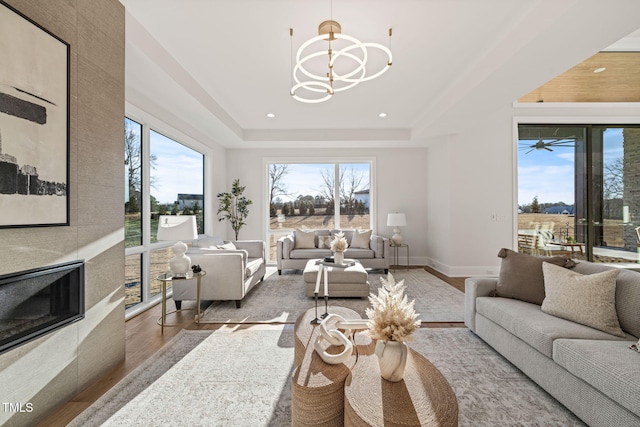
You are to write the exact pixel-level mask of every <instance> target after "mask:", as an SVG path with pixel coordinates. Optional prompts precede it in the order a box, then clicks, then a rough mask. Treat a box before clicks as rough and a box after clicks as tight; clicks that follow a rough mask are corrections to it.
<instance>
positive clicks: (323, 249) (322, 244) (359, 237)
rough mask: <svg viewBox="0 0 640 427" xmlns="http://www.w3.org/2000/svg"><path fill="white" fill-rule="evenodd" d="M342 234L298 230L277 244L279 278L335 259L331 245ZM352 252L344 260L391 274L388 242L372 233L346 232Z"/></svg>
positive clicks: (334, 231) (365, 231)
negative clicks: (287, 271) (289, 271)
mask: <svg viewBox="0 0 640 427" xmlns="http://www.w3.org/2000/svg"><path fill="white" fill-rule="evenodd" d="M339 231H340V230H295V231H294V232H293V233H291V234H289V235H287V236H284V237H281V238H280V239H278V241H277V243H276V245H277V246H276V252H277V254H276V257H277V266H278V274H282V270H284V269H295V270H302V269H304V267H305V265H306V264H307V261H309V260H310V259H313V258H324V257H328V256H331V255H332V252H331V249H330V245H331V240H332V239H333V237H334V236H335V235H336V234H337V233H338V232H339ZM343 233H344V235H345V238H346V239H347V243H348V244H349V248H348V249H347V251H346V252H345V258H350V259H357V260H359V261H360V263H361V264H362V266H363V267H364V268H370V269H382V270H384V272H385V273H388V272H389V259H390V258H391V249H390V246H389V239H388V238H386V237H382V236H378V235H376V234H373V232H372V231H371V230H343Z"/></svg>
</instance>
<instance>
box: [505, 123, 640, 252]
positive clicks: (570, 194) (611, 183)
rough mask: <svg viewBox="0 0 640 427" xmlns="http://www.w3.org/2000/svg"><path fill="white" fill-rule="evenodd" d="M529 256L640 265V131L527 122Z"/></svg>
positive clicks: (523, 247) (522, 198)
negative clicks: (531, 254) (532, 254)
mask: <svg viewBox="0 0 640 427" xmlns="http://www.w3.org/2000/svg"><path fill="white" fill-rule="evenodd" d="M518 208H519V209H518V212H519V214H518V242H519V245H518V247H519V250H520V251H521V252H530V253H535V254H539V255H552V254H560V253H563V254H569V255H571V256H573V257H575V258H581V259H588V260H591V261H596V262H606V263H619V264H637V263H638V262H639V255H638V253H639V250H640V128H639V127H633V126H597V125H588V126H583V125H581V126H575V125H567V126H559V125H520V126H519V140H518Z"/></svg>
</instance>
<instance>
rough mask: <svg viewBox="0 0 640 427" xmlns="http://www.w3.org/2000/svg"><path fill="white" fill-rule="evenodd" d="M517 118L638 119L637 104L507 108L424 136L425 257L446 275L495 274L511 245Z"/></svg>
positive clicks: (563, 120) (514, 215)
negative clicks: (443, 133) (444, 133)
mask: <svg viewBox="0 0 640 427" xmlns="http://www.w3.org/2000/svg"><path fill="white" fill-rule="evenodd" d="M518 122H520V123H569V124H570V123H583V124H584V123H600V124H638V123H640V104H622V103H620V104H590V105H576V104H573V105H572V104H564V105H562V104H555V105H553V104H530V105H528V106H512V105H508V106H505V108H504V109H503V110H500V111H496V112H495V113H494V114H493V115H492V116H491V117H490V118H489V119H488V120H485V121H483V122H482V123H480V124H474V125H473V126H471V127H469V128H468V129H467V130H466V131H465V132H462V133H460V134H456V135H452V136H448V137H446V138H442V139H440V140H435V141H430V144H429V147H428V149H427V153H428V168H429V176H428V179H427V184H428V192H427V193H428V195H429V198H428V200H429V203H428V205H427V209H428V213H427V216H428V220H429V224H428V228H429V231H430V239H429V240H428V242H429V247H428V257H429V260H428V262H429V265H432V266H433V267H435V268H437V269H438V270H439V271H441V272H443V273H444V274H447V275H449V276H463V277H464V276H472V275H494V274H496V273H497V272H498V269H499V265H500V261H499V258H497V256H496V255H497V253H498V251H499V249H500V248H502V247H507V248H513V247H515V237H514V236H515V235H516V227H517V207H516V200H517V199H516V195H517V168H516V162H517V157H516V150H515V148H516V146H517V123H518Z"/></svg>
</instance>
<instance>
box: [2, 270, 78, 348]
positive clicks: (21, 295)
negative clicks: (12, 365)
mask: <svg viewBox="0 0 640 427" xmlns="http://www.w3.org/2000/svg"><path fill="white" fill-rule="evenodd" d="M84 313H85V309H84V260H78V261H72V262H67V263H64V264H57V265H53V266H47V267H42V268H36V269H33V270H27V271H20V272H16V273H10V274H5V275H1V276H0V353H3V352H5V351H8V350H10V349H12V348H14V347H17V346H19V345H22V344H24V343H26V342H29V341H31V340H33V339H35V338H38V337H40V336H42V335H45V334H47V333H49V332H52V331H54V330H56V329H59V328H61V327H63V326H65V325H67V324H69V323H72V322H75V321H77V320H80V319H82V318H84Z"/></svg>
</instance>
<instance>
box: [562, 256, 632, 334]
mask: <svg viewBox="0 0 640 427" xmlns="http://www.w3.org/2000/svg"><path fill="white" fill-rule="evenodd" d="M612 269H617V270H619V271H620V273H619V274H618V279H617V280H616V311H617V313H618V320H619V321H620V326H621V327H622V330H623V331H625V332H628V333H630V334H631V335H633V336H635V337H640V310H638V307H640V273H638V272H637V271H631V270H627V269H623V268H618V267H612V266H610V265H605V264H598V263H592V262H586V261H585V262H578V263H576V266H575V268H574V269H573V270H574V271H577V272H579V273H582V274H593V273H598V272H601V271H607V270H612Z"/></svg>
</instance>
